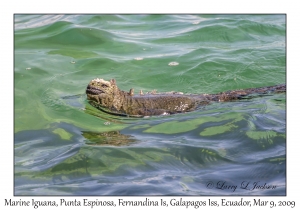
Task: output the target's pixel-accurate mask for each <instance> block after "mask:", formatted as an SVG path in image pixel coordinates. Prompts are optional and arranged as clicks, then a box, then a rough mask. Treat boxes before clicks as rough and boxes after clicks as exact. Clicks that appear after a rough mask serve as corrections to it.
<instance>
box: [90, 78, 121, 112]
mask: <svg viewBox="0 0 300 210" xmlns="http://www.w3.org/2000/svg"><path fill="white" fill-rule="evenodd" d="M119 92H120V90H119V88H118V87H117V85H116V80H115V79H111V80H110V81H105V80H104V79H99V78H96V79H93V80H92V81H90V83H89V84H88V86H87V88H86V94H87V99H88V100H91V101H94V102H96V103H97V104H98V105H100V106H102V107H107V108H111V107H112V106H113V103H114V101H115V99H116V97H118V94H119Z"/></svg>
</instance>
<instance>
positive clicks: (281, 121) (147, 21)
mask: <svg viewBox="0 0 300 210" xmlns="http://www.w3.org/2000/svg"><path fill="white" fill-rule="evenodd" d="M285 27H286V26H285V16H284V15H262V16H261V15H16V16H15V31H14V33H15V34H14V35H15V36H14V40H15V48H14V49H15V52H14V53H15V54H14V57H15V60H14V61H15V64H14V67H15V68H14V80H15V81H14V85H15V87H14V93H15V95H14V102H15V104H14V120H15V124H14V128H15V136H14V164H15V168H14V184H15V185H14V187H15V191H14V193H15V195H285V194H286V95H285V93H281V94H275V95H266V96H264V97H261V98H260V97H254V98H251V97H249V98H245V99H244V100H242V101H234V102H229V103H214V104H210V105H208V106H204V107H201V108H199V109H198V110H195V111H193V112H190V113H182V114H176V115H170V116H154V117H149V118H128V117H122V116H114V115H110V114H108V113H105V112H101V111H99V110H97V109H95V108H93V107H92V106H91V105H90V104H88V102H87V101H86V95H85V94H84V92H85V89H86V86H87V84H88V82H89V81H90V80H91V79H94V78H97V77H101V78H104V79H106V80H108V79H111V78H115V79H116V80H117V81H118V86H119V87H120V89H123V90H129V89H130V88H134V89H135V90H143V91H144V92H148V91H151V90H153V89H157V90H158V92H169V91H180V92H183V93H191V94H198V93H200V94H204V93H217V92H222V91H227V90H236V89H245V88H254V87H263V86H271V85H276V84H282V83H284V82H285V73H286V67H285V61H286V55H285V40H286V39H285V34H286V31H285ZM169 64H172V65H169ZM230 186H237V188H235V190H233V187H230ZM245 186H247V187H245ZM254 186H270V188H268V189H266V188H265V189H263V187H258V188H253V187H254ZM243 187H244V188H243Z"/></svg>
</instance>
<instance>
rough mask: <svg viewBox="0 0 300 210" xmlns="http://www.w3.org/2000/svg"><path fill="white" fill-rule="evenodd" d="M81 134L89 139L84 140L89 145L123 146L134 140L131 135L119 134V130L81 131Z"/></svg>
mask: <svg viewBox="0 0 300 210" xmlns="http://www.w3.org/2000/svg"><path fill="white" fill-rule="evenodd" d="M82 136H84V138H86V139H88V140H89V141H87V142H86V143H87V144H89V145H111V146H125V145H129V144H132V143H134V142H135V140H134V139H133V137H131V136H130V135H124V134H121V133H120V132H119V131H108V132H102V133H94V132H89V131H83V132H82Z"/></svg>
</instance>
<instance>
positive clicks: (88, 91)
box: [86, 85, 104, 95]
mask: <svg viewBox="0 0 300 210" xmlns="http://www.w3.org/2000/svg"><path fill="white" fill-rule="evenodd" d="M101 93H104V91H103V90H101V89H100V88H97V87H93V86H91V85H88V86H87V88H86V94H91V95H99V94H101Z"/></svg>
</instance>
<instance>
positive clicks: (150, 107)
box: [86, 78, 286, 117]
mask: <svg viewBox="0 0 300 210" xmlns="http://www.w3.org/2000/svg"><path fill="white" fill-rule="evenodd" d="M280 92H286V85H285V84H283V85H275V86H269V87H263V88H249V89H245V90H234V91H227V92H222V93H218V94H200V95H185V94H182V93H179V92H169V93H159V94H157V93H155V92H152V93H147V94H143V93H142V91H141V92H140V94H139V95H134V91H133V89H130V91H129V92H126V91H122V90H120V89H119V88H118V86H117V84H116V80H115V79H112V80H110V81H105V80H103V79H98V78H97V79H93V80H92V81H91V82H90V83H89V84H88V86H87V89H86V94H87V99H88V100H89V102H90V104H91V105H92V106H94V107H96V108H98V109H100V110H103V111H106V112H109V113H111V114H117V115H124V116H138V117H142V116H152V115H169V114H176V113H181V112H190V111H193V110H195V109H196V108H197V107H199V106H201V105H207V104H209V103H211V102H219V101H233V100H238V99H242V98H243V97H245V96H248V95H251V94H267V93H280Z"/></svg>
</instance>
